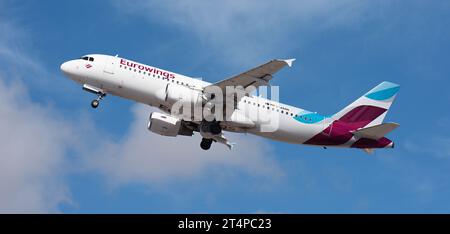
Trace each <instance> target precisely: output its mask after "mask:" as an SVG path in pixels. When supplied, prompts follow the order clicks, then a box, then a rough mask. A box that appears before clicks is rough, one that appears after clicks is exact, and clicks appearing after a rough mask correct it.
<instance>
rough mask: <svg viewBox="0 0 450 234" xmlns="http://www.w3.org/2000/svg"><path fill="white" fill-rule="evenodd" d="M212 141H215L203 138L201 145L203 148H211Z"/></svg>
mask: <svg viewBox="0 0 450 234" xmlns="http://www.w3.org/2000/svg"><path fill="white" fill-rule="evenodd" d="M212 143H213V140H212V139H207V138H203V139H202V142H201V143H200V147H201V148H202V149H203V150H209V149H210V148H211V144H212Z"/></svg>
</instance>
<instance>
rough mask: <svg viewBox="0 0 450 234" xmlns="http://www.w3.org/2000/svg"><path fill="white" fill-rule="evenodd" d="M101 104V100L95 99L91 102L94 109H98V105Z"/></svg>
mask: <svg viewBox="0 0 450 234" xmlns="http://www.w3.org/2000/svg"><path fill="white" fill-rule="evenodd" d="M99 105H100V101H99V100H94V101H92V102H91V106H92V108H94V109H97V107H98V106H99Z"/></svg>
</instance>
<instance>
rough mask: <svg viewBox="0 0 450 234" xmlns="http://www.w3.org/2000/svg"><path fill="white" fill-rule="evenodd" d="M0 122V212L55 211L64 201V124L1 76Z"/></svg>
mask: <svg viewBox="0 0 450 234" xmlns="http://www.w3.org/2000/svg"><path fill="white" fill-rule="evenodd" d="M0 119H1V120H2V121H1V122H0V213H5V212H20V213H36V212H57V211H58V209H57V206H58V204H60V203H62V202H70V196H69V195H70V194H69V191H68V188H67V187H66V186H65V184H64V179H63V176H64V155H65V153H66V150H67V149H68V148H69V147H70V144H72V143H73V142H72V139H71V137H70V135H71V134H70V133H71V129H70V125H69V124H68V123H66V122H65V121H63V120H61V119H60V118H59V117H58V115H57V114H56V112H55V111H53V110H51V109H50V108H47V107H45V106H42V105H39V104H36V103H33V102H32V101H30V100H29V99H28V97H27V91H26V89H25V88H24V87H23V86H21V85H20V83H11V84H8V85H6V84H5V83H4V78H3V77H0Z"/></svg>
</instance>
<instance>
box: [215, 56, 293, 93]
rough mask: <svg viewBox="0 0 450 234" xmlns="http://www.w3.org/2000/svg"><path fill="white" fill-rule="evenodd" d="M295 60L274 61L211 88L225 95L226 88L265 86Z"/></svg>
mask: <svg viewBox="0 0 450 234" xmlns="http://www.w3.org/2000/svg"><path fill="white" fill-rule="evenodd" d="M294 61H295V59H286V60H282V59H275V60H272V61H270V62H268V63H265V64H263V65H260V66H258V67H256V68H253V69H251V70H249V71H246V72H244V73H241V74H239V75H237V76H233V77H231V78H228V79H226V80H222V81H219V82H217V83H215V84H213V85H212V86H218V87H220V88H221V89H222V91H223V93H224V94H225V88H226V87H227V86H242V87H244V88H247V87H249V86H255V87H256V88H257V87H259V86H267V85H268V84H269V81H270V80H271V79H272V75H273V74H275V73H276V72H278V71H279V70H281V69H282V68H283V67H285V66H286V65H287V66H289V67H291V66H292V63H293V62H294Z"/></svg>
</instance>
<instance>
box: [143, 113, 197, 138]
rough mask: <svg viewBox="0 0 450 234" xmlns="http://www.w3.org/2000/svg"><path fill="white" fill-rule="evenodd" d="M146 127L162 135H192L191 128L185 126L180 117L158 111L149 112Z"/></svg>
mask: <svg viewBox="0 0 450 234" xmlns="http://www.w3.org/2000/svg"><path fill="white" fill-rule="evenodd" d="M147 128H148V130H150V131H152V132H154V133H156V134H159V135H162V136H170V137H175V136H178V135H183V136H192V135H193V134H194V133H193V130H191V129H189V128H187V127H186V126H185V125H184V124H183V121H182V120H181V119H179V118H176V117H173V116H171V115H166V114H162V113H158V112H153V113H152V114H150V118H149V121H148V125H147Z"/></svg>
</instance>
